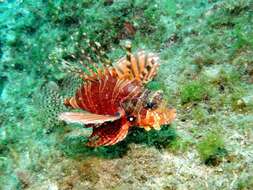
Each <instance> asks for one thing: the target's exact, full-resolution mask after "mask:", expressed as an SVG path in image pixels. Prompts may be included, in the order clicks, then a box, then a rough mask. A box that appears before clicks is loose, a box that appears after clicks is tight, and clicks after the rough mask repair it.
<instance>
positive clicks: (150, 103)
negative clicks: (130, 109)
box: [145, 102, 157, 109]
mask: <svg viewBox="0 0 253 190" xmlns="http://www.w3.org/2000/svg"><path fill="white" fill-rule="evenodd" d="M145 107H146V108H147V109H155V108H157V104H156V103H155V102H148V103H147V104H146V106H145Z"/></svg>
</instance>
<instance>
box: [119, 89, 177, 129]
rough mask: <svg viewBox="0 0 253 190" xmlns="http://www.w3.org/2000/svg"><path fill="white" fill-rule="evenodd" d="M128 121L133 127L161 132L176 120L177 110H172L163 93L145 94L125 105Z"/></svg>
mask: <svg viewBox="0 0 253 190" xmlns="http://www.w3.org/2000/svg"><path fill="white" fill-rule="evenodd" d="M123 108H124V110H125V111H126V115H127V120H128V122H129V123H130V125H132V126H139V127H143V128H144V129H145V130H147V131H148V130H150V129H152V128H154V129H156V130H160V128H161V126H162V125H167V124H170V123H171V122H172V121H173V120H174V119H175V118H176V110H175V109H174V108H170V107H169V106H168V104H167V103H166V101H165V100H164V98H163V93H162V91H155V92H152V91H149V90H146V91H144V92H143V94H142V96H141V97H139V98H138V99H132V100H130V101H128V102H125V103H124V104H123Z"/></svg>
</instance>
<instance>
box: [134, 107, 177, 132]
mask: <svg viewBox="0 0 253 190" xmlns="http://www.w3.org/2000/svg"><path fill="white" fill-rule="evenodd" d="M142 113H143V115H139V117H138V118H139V119H138V125H139V126H141V127H143V128H144V129H145V130H147V131H149V130H150V129H152V128H154V129H156V130H160V129H161V126H162V125H167V124H170V123H171V122H172V121H173V120H174V119H175V118H176V109H174V108H168V107H166V106H163V105H162V106H160V107H158V108H157V109H155V110H146V111H145V112H144V111H143V112H142Z"/></svg>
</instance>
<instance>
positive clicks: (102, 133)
mask: <svg viewBox="0 0 253 190" xmlns="http://www.w3.org/2000/svg"><path fill="white" fill-rule="evenodd" d="M128 129H129V125H128V124H127V123H125V124H123V125H122V123H121V120H116V121H114V122H106V123H104V124H102V125H101V126H99V127H97V128H93V133H92V135H91V136H90V138H89V142H88V143H87V145H88V146H91V147H97V146H110V145H114V144H116V143H118V142H119V141H122V140H123V139H124V138H125V137H126V135H127V133H128Z"/></svg>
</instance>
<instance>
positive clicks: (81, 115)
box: [59, 112, 121, 125]
mask: <svg viewBox="0 0 253 190" xmlns="http://www.w3.org/2000/svg"><path fill="white" fill-rule="evenodd" d="M120 117H121V115H120V114H118V115H115V116H112V115H99V114H93V113H89V112H63V113H61V114H60V115H59V120H62V121H65V122H67V123H80V124H84V125H87V124H102V123H105V122H108V121H111V122H112V121H115V120H118V119H120Z"/></svg>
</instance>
